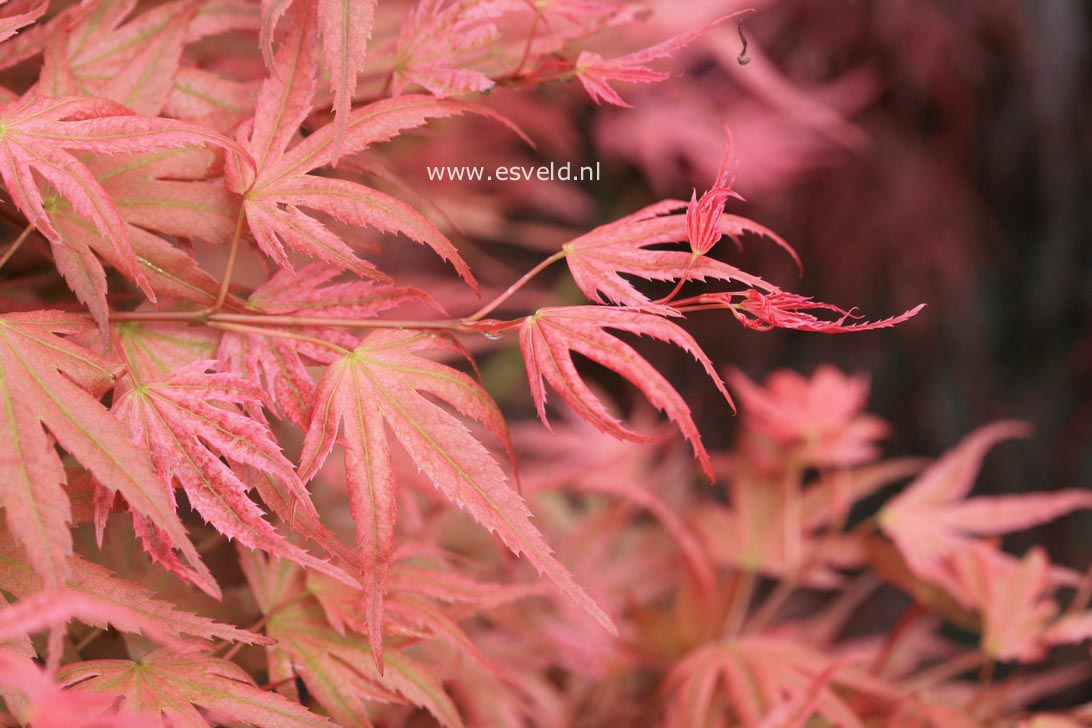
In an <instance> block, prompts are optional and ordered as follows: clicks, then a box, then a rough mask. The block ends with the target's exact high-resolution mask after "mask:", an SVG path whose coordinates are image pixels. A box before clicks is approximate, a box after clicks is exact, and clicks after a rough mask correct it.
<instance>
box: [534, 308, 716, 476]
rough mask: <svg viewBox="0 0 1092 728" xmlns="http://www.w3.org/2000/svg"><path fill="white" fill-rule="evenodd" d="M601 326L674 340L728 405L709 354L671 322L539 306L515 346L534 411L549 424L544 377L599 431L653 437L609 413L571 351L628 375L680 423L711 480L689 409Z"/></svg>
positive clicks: (633, 313)
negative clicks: (519, 355) (703, 371)
mask: <svg viewBox="0 0 1092 728" xmlns="http://www.w3.org/2000/svg"><path fill="white" fill-rule="evenodd" d="M606 329H614V330H617V331H626V332H628V333H631V334H638V335H640V336H649V337H651V338H654V339H658V340H660V341H663V342H666V343H669V344H674V345H675V346H678V347H679V348H680V349H683V350H684V351H686V352H687V353H688V354H690V355H691V356H693V357H694V358H695V359H696V360H697V361H698V362H699V363H700V364H701V365H702V367H703V368H704V369H705V372H706V374H708V375H709V378H710V379H712V380H713V383H714V384H715V385H716V387H717V389H718V390H719V391H720V393H721V394H722V395H724V398H725V399H726V400H727V401H728V403H729V404H731V402H732V398H731V396H729V394H728V390H726V389H725V388H724V383H723V382H722V381H721V379H720V377H719V376H718V375H717V373H716V370H715V369H714V368H713V363H712V362H711V361H710V360H709V357H707V356H706V355H705V353H704V352H703V351H702V350H701V348H700V347H699V346H698V343H697V342H696V341H694V339H693V337H691V336H690V334H688V333H686V331H684V330H683V329H682V328H680V327H679V326H678V325H677V324H674V323H672V322H671V321H668V320H667V319H665V318H663V317H661V316H657V315H655V314H652V313H647V312H644V311H639V310H633V309H619V308H608V307H604V306H570V307H563V308H544V309H540V310H538V311H537V312H535V314H534V315H532V316H529V317H527V319H526V320H525V321H524V322H523V324H522V326H521V327H520V332H519V344H520V349H521V351H522V352H523V359H524V361H525V363H526V364H527V376H528V378H529V379H530V382H531V394H532V396H533V397H534V400H535V406H536V408H537V409H538V414H539V417H540V418H541V419H542V421H543V422H544V423H547V425H548V422H547V419H546V387H545V384H546V383H549V385H550V386H551V387H553V388H554V389H555V390H556V391H557V392H558V393H559V394H560V395H561V397H562V399H564V400H565V401H566V402H567V403H568V404H569V406H570V407H572V408H573V410H574V411H575V412H576V413H577V414H578V415H580V416H581V417H582V418H584V419H586V420H587V421H588V422H590V423H592V424H593V425H595V426H596V427H597V428H599V429H600V430H602V431H603V432H607V433H610V434H612V435H614V436H615V437H619V438H623V439H631V440H634V441H636V442H649V441H652V440H655V439H656V438H654V437H649V436H647V435H641V434H639V433H637V432H634V431H633V430H631V429H629V428H627V427H626V426H624V425H623V424H622V423H621V422H619V421H618V420H617V419H616V418H615V417H614V416H613V415H611V413H610V412H609V411H608V410H607V408H606V407H605V406H604V404H603V403H602V402H601V401H600V400H599V398H598V397H596V395H595V394H594V393H593V392H592V391H591V389H589V388H588V385H587V384H586V383H585V382H584V380H583V379H582V378H581V376H580V374H579V372H577V369H576V365H575V364H574V362H573V358H572V355H573V353H577V354H581V355H583V356H586V357H587V358H589V359H591V360H592V361H594V362H596V363H597V364H601V365H602V366H604V367H607V368H608V369H611V370H612V371H615V372H617V373H618V374H620V375H621V376H623V377H625V378H626V379H628V380H629V381H630V382H632V383H633V384H634V385H635V386H636V387H637V388H638V389H640V390H641V392H642V393H643V394H644V395H645V396H646V397H647V398H648V400H649V402H651V403H652V404H653V405H655V406H656V408H657V409H659V410H660V411H662V412H665V413H666V414H667V416H668V417H669V418H670V419H671V421H672V422H674V423H675V424H676V425H677V426H678V427H679V430H680V431H681V432H682V434H683V437H685V438H686V439H687V441H689V442H690V444H691V446H692V447H693V448H694V455H695V456H696V457H697V459H698V462H700V463H701V466H702V469H703V470H704V471H705V473H706V474H707V475H708V476H709V477H710V478H712V477H713V466H712V463H711V462H710V460H709V453H708V452H706V450H705V446H704V445H703V444H702V442H701V436H700V434H699V433H698V428H697V425H695V424H694V420H693V418H692V417H691V416H690V407H689V406H688V405H687V404H686V402H685V401H684V400H683V398H682V397H681V396H679V393H678V392H676V391H675V389H674V388H673V387H672V386H671V383H670V382H668V381H667V379H665V378H664V376H663V375H662V374H660V373H659V372H658V371H657V370H656V368H655V367H653V366H652V365H651V364H649V363H648V362H647V361H646V360H645V359H644V358H642V357H641V355H640V354H638V353H637V352H636V351H635V350H634V349H633V348H632V347H631V346H629V345H628V344H626V343H625V342H624V341H622V340H621V339H618V338H617V337H615V336H613V335H611V334H608V333H607V332H606Z"/></svg>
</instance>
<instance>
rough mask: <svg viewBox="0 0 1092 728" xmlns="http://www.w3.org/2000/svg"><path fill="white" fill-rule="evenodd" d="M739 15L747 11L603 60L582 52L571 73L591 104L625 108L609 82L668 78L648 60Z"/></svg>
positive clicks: (658, 58) (639, 81)
mask: <svg viewBox="0 0 1092 728" xmlns="http://www.w3.org/2000/svg"><path fill="white" fill-rule="evenodd" d="M743 12H748V11H741V12H736V13H731V14H730V15H725V16H723V17H720V18H717V19H716V20H713V21H712V22H709V23H706V24H705V25H704V26H702V27H700V28H695V29H694V30H691V31H689V32H686V33H682V34H680V35H677V36H675V37H673V38H668V39H667V40H665V41H663V42H661V43H657V44H656V45H654V46H650V47H648V48H645V49H643V50H639V51H636V52H634V53H629V54H627V55H624V56H619V57H618V58H610V59H606V58H603V56H601V55H599V54H598V53H595V52H594V51H582V52H581V53H580V55H579V56H578V57H577V59H576V66H575V68H574V72H575V73H576V77H577V78H578V79H580V83H581V84H582V85H583V86H584V90H585V91H587V92H588V96H590V97H591V99H592V101H594V102H595V103H597V104H601V103H603V102H604V101H606V102H607V103H608V104H614V105H615V106H623V107H626V108H629V106H630V104H628V103H626V102H625V100H623V99H622V97H621V96H619V95H618V92H617V91H615V90H614V89H613V88H611V85H610V84H611V82H617V81H621V82H624V83H659V82H660V81H664V80H666V79H668V78H670V77H671V74H670V73H667V72H666V71H654V70H652V69H651V68H648V64H649V63H651V62H652V61H656V60H660V59H662V58H668V57H669V56H671V55H672V54H674V53H675V52H677V51H680V50H682V49H683V48H685V47H686V46H688V45H690V44H691V43H693V42H694V41H695V40H697V39H698V38H700V37H701V36H703V35H705V34H706V33H708V32H709V31H710V30H711V29H712V28H713V27H715V26H717V25H720V24H721V23H723V22H725V21H728V20H731V19H732V18H734V17H737V16H738V15H740V14H742V13H743Z"/></svg>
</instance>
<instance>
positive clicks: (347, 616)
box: [306, 557, 545, 676]
mask: <svg viewBox="0 0 1092 728" xmlns="http://www.w3.org/2000/svg"><path fill="white" fill-rule="evenodd" d="M396 558H397V557H396ZM389 576H390V578H389V581H388V585H389V589H388V593H387V594H386V597H385V599H384V601H383V608H384V629H385V630H386V631H387V632H388V633H392V634H394V635H396V636H406V637H409V638H412V639H428V638H433V637H434V638H437V639H440V640H443V641H444V642H446V643H447V644H449V645H450V646H451V647H452V648H453V649H455V650H457V651H458V652H460V653H461V654H462V655H464V656H465V657H467V658H468V659H470V660H473V661H474V662H475V663H477V665H478V666H479V667H480V668H482V669H483V670H485V671H486V672H489V673H491V674H494V675H498V676H499V671H498V670H497V668H496V667H495V666H494V665H493V664H492V663H491V662H490V660H489V658H487V657H486V656H485V655H484V654H482V651H481V650H480V649H479V648H478V647H477V645H475V644H474V642H473V641H472V640H471V639H470V637H469V636H468V635H467V634H466V632H464V631H463V629H462V628H461V627H460V626H459V623H458V620H460V619H465V618H467V617H470V616H472V615H474V613H475V612H476V611H478V610H480V609H485V608H495V607H498V606H501V605H503V604H505V603H507V602H512V601H515V600H517V599H522V598H524V597H527V596H529V595H533V594H542V593H543V590H542V588H541V587H543V586H545V585H544V584H542V583H541V582H540V583H536V584H514V585H511V586H503V585H500V584H495V585H493V584H480V583H477V582H474V581H472V580H469V579H466V580H464V581H463V582H462V584H458V582H456V584H458V585H459V586H462V587H463V588H464V589H465V592H463V593H457V594H450V593H444V591H443V586H444V585H445V581H447V582H450V581H451V580H450V579H446V580H445V577H450V576H452V575H451V574H450V573H444V572H443V571H438V570H433V569H424V568H406V567H405V566H400V565H399V564H393V565H392V568H391V572H390V575H389ZM306 578H307V591H308V592H310V593H311V594H313V595H314V596H315V598H316V599H317V600H318V602H319V603H320V604H321V605H322V609H323V613H324V614H325V615H326V619H327V621H329V623H330V626H332V627H333V628H334V629H335V630H337V631H338V632H339V633H341V634H345V633H346V631H348V630H351V631H355V632H357V633H359V634H367V633H368V625H367V620H366V619H365V618H364V615H363V614H362V613H361V609H360V607H361V604H362V603H363V602H364V598H363V595H362V593H361V591H360V590H359V589H353V588H351V587H348V586H346V585H344V584H342V583H339V582H335V581H333V580H332V579H330V578H329V577H327V576H325V575H323V574H318V573H315V572H310V573H308V574H307V577H306ZM434 580H438V581H439V584H434V583H433V581H434ZM475 592H477V593H475Z"/></svg>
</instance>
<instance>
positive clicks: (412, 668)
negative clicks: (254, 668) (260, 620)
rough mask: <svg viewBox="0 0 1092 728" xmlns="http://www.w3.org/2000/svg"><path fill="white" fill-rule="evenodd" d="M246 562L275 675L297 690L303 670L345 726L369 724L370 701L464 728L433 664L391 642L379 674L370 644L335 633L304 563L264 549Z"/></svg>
mask: <svg viewBox="0 0 1092 728" xmlns="http://www.w3.org/2000/svg"><path fill="white" fill-rule="evenodd" d="M241 563H242V567H243V572H244V573H245V574H246V577H247V580H248V581H249V583H250V586H251V589H252V590H253V592H254V596H255V598H256V599H257V601H258V605H259V606H260V607H261V609H262V612H263V613H264V614H266V615H267V617H268V620H267V622H266V634H267V635H269V636H270V637H272V638H274V639H275V640H277V644H276V645H275V646H273V647H271V648H269V649H268V650H267V655H268V661H269V677H270V680H272V681H273V682H274V683H276V684H280V685H285V686H286V687H284V688H282V689H284V690H285V691H286V692H288V693H289V694H291V693H292V692H294V684H292V681H293V679H294V678H296V677H297V676H298V677H299V678H300V679H302V680H303V683H304V685H306V686H307V689H308V691H309V692H310V693H311V695H313V696H314V697H315V700H317V701H318V703H319V704H320V705H322V706H323V707H324V708H325V709H326V710H327V711H328V712H329V713H330V715H331V716H332V717H333V719H334V720H336V721H337V722H338V724H340V725H360V724H367V723H368V722H370V721H369V718H368V715H369V710H368V709H369V703H373V702H382V703H396V704H397V703H409V704H412V705H416V706H418V707H421V708H423V709H425V710H426V711H428V712H429V713H430V714H431V715H432V716H433V717H434V718H435V719H436V720H437V721H438V722H439V723H440V725H442V726H446V727H447V728H461V726H462V725H463V722H462V719H461V718H460V717H459V711H458V709H457V708H456V706H455V704H454V702H453V701H452V700H451V698H450V696H448V694H447V693H446V692H445V691H444V688H443V685H442V684H441V683H440V680H439V679H438V678H437V677H436V676H435V675H434V674H433V672H432V670H430V668H429V666H428V665H424V664H422V663H420V662H418V661H416V660H414V659H413V658H411V657H409V656H408V655H406V654H405V653H404V652H402V651H401V650H398V649H396V648H392V647H387V648H386V650H385V663H386V666H387V669H385V670H383V671H382V672H380V671H379V670H378V669H377V668H376V666H375V662H376V661H375V659H374V658H373V655H372V649H373V648H372V647H371V646H370V645H369V644H368V642H367V641H365V640H364V639H361V638H360V637H358V636H356V635H353V634H351V633H349V634H344V633H339V632H338V631H336V630H335V629H334V628H333V627H332V626H331V625H330V623H329V622H328V621H327V620H326V618H325V616H324V613H323V609H322V607H321V606H320V605H319V603H318V602H317V601H316V600H315V598H314V597H309V596H306V592H305V591H304V590H305V585H304V575H303V573H302V572H301V571H300V570H299V569H298V568H296V567H295V566H294V565H292V564H289V563H288V562H286V561H276V560H274V561H271V562H270V561H268V560H266V559H265V558H264V557H262V556H261V555H259V554H257V553H250V554H247V555H246V557H244V559H243V560H242V562H241Z"/></svg>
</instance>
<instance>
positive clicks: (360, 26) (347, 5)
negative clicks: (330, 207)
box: [261, 0, 379, 162]
mask: <svg viewBox="0 0 1092 728" xmlns="http://www.w3.org/2000/svg"><path fill="white" fill-rule="evenodd" d="M378 2H379V0H262V30H261V45H262V52H263V53H264V54H265V59H266V65H267V66H269V68H270V70H271V71H273V73H274V75H276V74H277V73H279V72H281V71H282V70H283V68H282V66H281V65H280V59H279V58H276V59H275V58H274V55H273V50H272V49H273V37H274V35H275V33H276V30H277V24H278V23H279V21H280V19H281V17H282V16H284V15H285V13H287V12H289V10H290V9H291V10H292V11H294V13H295V17H294V21H295V27H296V28H297V29H299V28H301V27H303V26H304V25H305V24H308V25H311V26H312V27H314V26H316V25H317V28H318V34H319V35H321V36H322V59H323V63H324V64H325V66H326V69H327V71H329V73H330V85H331V86H332V87H333V91H334V133H333V140H332V145H333V146H332V160H331V161H332V162H336V161H337V159H338V157H340V156H341V155H342V154H343V153H348V152H347V150H346V149H345V146H344V145H345V143H346V136H347V135H348V133H349V107H350V105H351V104H352V101H353V92H354V91H356V81H357V74H358V73H360V71H361V69H362V68H363V67H364V59H365V58H366V57H367V53H368V40H369V39H370V38H371V35H372V26H373V25H374V24H375V6H376V5H377V4H378ZM307 34H308V35H314V31H313V30H311V31H308V32H307ZM292 42H293V41H292V40H286V41H283V44H284V45H290V44H291V43H292Z"/></svg>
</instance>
